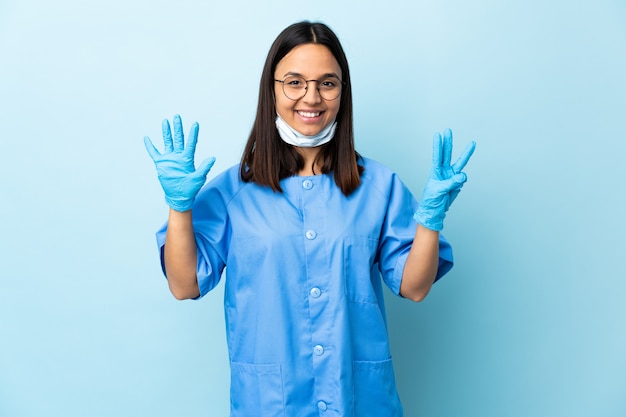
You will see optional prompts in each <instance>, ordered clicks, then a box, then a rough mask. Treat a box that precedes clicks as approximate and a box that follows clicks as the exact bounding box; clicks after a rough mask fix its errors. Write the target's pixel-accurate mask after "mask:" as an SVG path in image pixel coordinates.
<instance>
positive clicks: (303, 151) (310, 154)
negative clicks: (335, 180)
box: [294, 146, 322, 176]
mask: <svg viewBox="0 0 626 417" xmlns="http://www.w3.org/2000/svg"><path fill="white" fill-rule="evenodd" d="M294 148H295V149H296V150H297V151H298V153H299V154H300V155H302V158H304V166H303V167H302V169H301V170H300V171H298V175H299V176H311V175H315V174H320V173H321V172H322V167H321V166H320V165H319V164H318V163H316V164H315V168H313V163H314V161H315V158H317V156H318V155H319V153H320V148H319V147H316V148H303V147H300V146H294Z"/></svg>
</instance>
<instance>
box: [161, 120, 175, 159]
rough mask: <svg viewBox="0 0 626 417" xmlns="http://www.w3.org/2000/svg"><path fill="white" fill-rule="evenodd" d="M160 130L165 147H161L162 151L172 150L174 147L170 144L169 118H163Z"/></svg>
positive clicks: (168, 151)
mask: <svg viewBox="0 0 626 417" xmlns="http://www.w3.org/2000/svg"><path fill="white" fill-rule="evenodd" d="M161 130H162V131H163V144H164V145H165V147H164V148H163V152H164V153H170V152H173V151H174V148H173V146H172V130H171V129H170V122H169V120H167V119H165V120H163V123H161Z"/></svg>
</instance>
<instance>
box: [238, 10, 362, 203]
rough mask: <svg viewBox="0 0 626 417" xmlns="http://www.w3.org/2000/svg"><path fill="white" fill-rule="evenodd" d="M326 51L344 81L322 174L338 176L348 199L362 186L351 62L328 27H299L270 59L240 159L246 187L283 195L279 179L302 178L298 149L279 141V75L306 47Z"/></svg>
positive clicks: (281, 39) (292, 29)
mask: <svg viewBox="0 0 626 417" xmlns="http://www.w3.org/2000/svg"><path fill="white" fill-rule="evenodd" d="M311 43H312V44H318V45H324V46H326V47H327V48H328V49H329V50H330V52H331V53H332V54H333V56H334V57H335V59H336V60H337V62H338V63H339V67H340V68H341V74H342V75H341V76H342V80H343V82H344V85H343V88H342V90H341V103H340V105H339V113H338V114H337V117H336V119H335V120H336V121H337V128H336V130H335V135H334V137H333V139H332V140H331V141H330V142H328V143H326V144H324V145H322V146H321V150H320V153H319V155H318V157H317V160H316V161H319V162H320V165H321V167H322V173H329V172H333V173H334V178H335V183H336V184H337V186H338V187H339V188H340V189H341V191H342V192H343V194H344V195H346V196H347V195H350V194H351V193H352V192H353V191H354V190H356V189H357V188H358V187H359V184H360V183H361V176H360V175H361V173H362V172H363V168H362V167H361V166H359V165H358V164H357V160H358V158H359V154H358V153H357V152H356V150H355V149H354V132H353V127H352V87H351V84H350V70H349V69H348V60H347V59H346V55H345V53H344V51H343V48H342V47H341V43H340V42H339V39H338V38H337V36H336V35H335V34H334V33H333V31H332V30H331V29H330V28H329V27H328V26H326V25H325V24H323V23H311V22H307V21H304V22H299V23H294V24H293V25H291V26H289V27H287V28H286V29H285V30H283V31H282V32H281V33H280V35H278V37H277V38H276V40H275V41H274V43H273V44H272V47H271V48H270V51H269V53H268V54H267V59H266V60H265V66H264V67H263V73H262V75H261V83H260V87H259V102H258V107H257V113H256V118H255V120H254V125H253V126H252V131H251V132H250V136H249V138H248V142H247V143H246V147H245V149H244V152H243V155H242V157H241V167H240V174H241V178H242V180H243V181H245V182H254V183H257V184H260V185H267V186H269V187H271V188H272V189H273V190H274V191H278V192H282V189H281V187H280V180H282V179H283V178H286V177H290V176H292V175H295V174H297V173H298V171H299V170H301V169H302V168H303V167H304V159H303V158H302V156H301V155H300V154H299V153H298V152H297V150H296V149H295V148H294V147H293V146H291V145H288V144H287V143H285V142H284V141H283V140H281V139H280V137H279V135H278V130H277V129H276V124H275V121H276V100H275V95H274V91H275V90H274V83H275V82H274V72H275V70H276V66H277V65H278V63H279V62H280V60H281V59H283V58H284V57H285V55H287V54H288V53H289V51H291V50H292V49H293V48H295V47H296V46H298V45H303V44H311Z"/></svg>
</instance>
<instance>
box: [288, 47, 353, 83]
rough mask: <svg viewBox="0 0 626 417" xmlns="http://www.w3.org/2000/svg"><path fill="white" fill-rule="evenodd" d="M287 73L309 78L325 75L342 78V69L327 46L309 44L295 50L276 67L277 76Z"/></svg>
mask: <svg viewBox="0 0 626 417" xmlns="http://www.w3.org/2000/svg"><path fill="white" fill-rule="evenodd" d="M287 73H297V74H302V75H303V76H305V77H307V78H308V77H313V78H316V77H319V76H322V75H325V74H336V75H337V76H339V77H341V67H340V66H339V63H338V62H337V60H336V59H335V57H334V55H333V54H332V52H330V49H328V48H327V47H326V46H324V45H319V44H312V43H307V44H304V45H298V46H296V47H295V48H293V49H292V50H291V51H289V52H288V53H287V55H285V56H284V57H283V59H281V60H280V61H279V62H278V65H276V75H277V76H279V77H282V76H285V75H286V74H287Z"/></svg>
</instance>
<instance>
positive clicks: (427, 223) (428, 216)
mask: <svg viewBox="0 0 626 417" xmlns="http://www.w3.org/2000/svg"><path fill="white" fill-rule="evenodd" d="M445 217H446V214H445V212H444V213H437V214H434V213H432V212H431V211H428V210H422V208H421V207H419V208H418V209H417V211H416V212H415V214H414V215H413V218H414V219H415V221H416V222H417V223H419V224H421V225H422V226H424V227H425V228H427V229H430V230H434V231H435V232H441V231H442V230H443V219H444V218H445Z"/></svg>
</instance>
